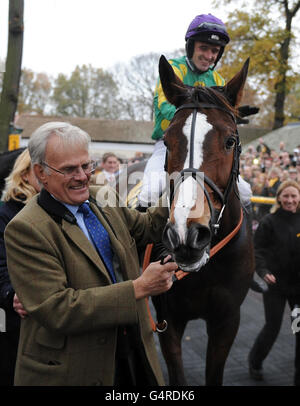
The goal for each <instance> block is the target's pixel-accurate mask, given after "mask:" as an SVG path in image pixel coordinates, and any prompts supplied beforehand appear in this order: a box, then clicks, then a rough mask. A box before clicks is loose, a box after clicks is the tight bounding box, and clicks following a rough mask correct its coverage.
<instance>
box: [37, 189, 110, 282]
mask: <svg viewBox="0 0 300 406" xmlns="http://www.w3.org/2000/svg"><path fill="white" fill-rule="evenodd" d="M38 204H39V205H40V206H41V207H42V208H43V209H44V210H45V211H46V212H47V213H48V214H49V215H50V216H51V217H52V218H53V220H54V221H55V222H56V223H59V224H61V227H62V231H63V232H64V233H65V234H66V235H67V237H68V238H70V239H71V240H72V241H73V242H74V244H75V245H76V246H77V247H78V248H79V249H80V250H81V251H82V252H83V253H84V254H85V255H86V256H87V257H88V258H89V259H90V260H91V261H92V262H93V263H94V264H95V266H96V267H97V268H98V269H99V270H100V271H101V272H102V273H104V274H105V276H106V278H107V280H108V281H109V282H111V279H110V276H109V274H108V271H107V270H106V266H105V265H104V263H103V262H102V260H101V258H100V256H99V255H98V253H97V251H96V249H95V248H94V247H93V245H92V244H91V242H90V241H89V240H88V239H87V238H86V236H85V235H84V233H83V231H82V230H81V229H80V227H79V226H78V225H77V221H76V218H75V216H74V215H73V214H72V213H71V212H70V211H69V210H68V209H67V208H66V207H65V206H64V205H63V204H61V203H60V202H58V201H57V200H55V199H54V198H53V197H52V196H51V195H50V194H49V193H48V192H47V191H46V190H45V189H42V191H41V192H40V195H39V197H38ZM97 215H98V213H97ZM100 221H102V220H101V219H100ZM104 226H105V225H104Z"/></svg>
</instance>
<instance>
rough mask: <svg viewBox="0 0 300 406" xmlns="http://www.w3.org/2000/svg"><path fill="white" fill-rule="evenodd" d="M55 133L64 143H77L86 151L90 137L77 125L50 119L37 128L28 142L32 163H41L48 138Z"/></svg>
mask: <svg viewBox="0 0 300 406" xmlns="http://www.w3.org/2000/svg"><path fill="white" fill-rule="evenodd" d="M53 135H57V136H58V137H59V138H60V140H61V142H62V143H63V144H64V145H67V146H68V145H69V146H71V145H74V144H75V145H79V146H82V148H84V149H86V150H87V151H88V148H89V143H90V141H91V137H90V136H89V135H88V133H86V132H85V131H83V130H81V129H80V128H79V127H76V126H74V125H71V124H70V123H65V122H56V121H52V122H49V123H46V124H43V125H42V126H40V127H39V128H37V129H36V130H35V131H34V132H33V134H32V135H31V137H30V139H29V142H28V150H29V154H30V157H31V161H32V164H42V163H43V161H44V160H45V153H46V148H47V143H48V141H49V138H50V137H51V136H53Z"/></svg>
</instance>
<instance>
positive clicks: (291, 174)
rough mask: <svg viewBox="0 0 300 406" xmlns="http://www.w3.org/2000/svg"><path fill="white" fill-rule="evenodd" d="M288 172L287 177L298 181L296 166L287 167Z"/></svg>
mask: <svg viewBox="0 0 300 406" xmlns="http://www.w3.org/2000/svg"><path fill="white" fill-rule="evenodd" d="M288 173H289V178H290V179H292V180H295V181H296V182H298V181H299V179H298V171H297V169H296V168H293V167H291V168H290V169H289V171H288Z"/></svg>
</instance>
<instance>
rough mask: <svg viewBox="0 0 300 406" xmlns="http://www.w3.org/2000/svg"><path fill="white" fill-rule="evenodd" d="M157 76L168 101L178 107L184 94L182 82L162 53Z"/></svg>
mask: <svg viewBox="0 0 300 406" xmlns="http://www.w3.org/2000/svg"><path fill="white" fill-rule="evenodd" d="M158 68H159V77H160V81H161V85H162V88H163V91H164V94H165V96H166V99H167V100H168V102H169V103H171V104H173V105H174V106H175V107H178V106H180V105H181V104H182V100H183V97H184V96H185V95H186V91H185V89H184V84H183V83H182V81H181V80H180V79H179V77H178V76H177V75H176V74H175V72H174V70H173V68H172V66H171V65H170V64H169V62H168V61H167V59H166V58H165V56H164V55H161V57H160V59H159V66H158Z"/></svg>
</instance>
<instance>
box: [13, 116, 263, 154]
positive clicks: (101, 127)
mask: <svg viewBox="0 0 300 406" xmlns="http://www.w3.org/2000/svg"><path fill="white" fill-rule="evenodd" d="M49 121H67V122H69V123H71V124H73V125H76V126H78V127H79V128H81V129H83V130H84V131H86V132H87V133H88V134H89V135H90V136H91V138H92V141H93V143H94V148H95V147H96V145H95V144H96V143H100V144H99V148H100V149H101V150H103V149H106V148H103V143H107V144H108V143H113V144H118V145H116V148H117V149H118V151H121V152H122V150H123V149H124V148H122V147H121V145H122V144H123V145H124V144H138V145H140V146H138V145H137V146H136V147H135V150H136V151H144V152H146V153H147V152H149V151H148V149H147V151H146V149H145V150H144V149H143V148H142V147H141V146H142V145H145V148H149V146H153V144H154V143H155V141H154V140H152V139H151V135H152V131H153V123H152V122H151V121H134V120H99V119H93V118H82V117H53V116H38V115H30V114H22V115H21V116H19V117H18V118H17V120H16V123H15V124H16V126H18V127H21V128H23V132H22V134H21V135H22V138H23V139H25V140H26V141H27V140H28V139H29V138H30V136H31V134H32V133H33V131H34V130H36V129H37V128H38V127H40V126H41V125H43V124H45V123H46V122H49ZM266 132H267V130H266V129H262V128H254V127H249V126H247V125H246V126H245V125H240V126H239V134H240V138H241V143H242V145H243V146H244V145H245V144H246V143H248V142H251V141H252V140H254V139H256V138H259V137H261V136H263V135H264V134H265V133H266ZM24 145H25V144H24ZM107 147H108V148H109V150H112V148H111V145H107ZM128 154H132V152H128Z"/></svg>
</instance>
